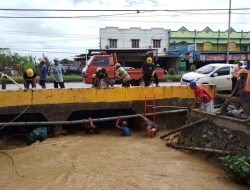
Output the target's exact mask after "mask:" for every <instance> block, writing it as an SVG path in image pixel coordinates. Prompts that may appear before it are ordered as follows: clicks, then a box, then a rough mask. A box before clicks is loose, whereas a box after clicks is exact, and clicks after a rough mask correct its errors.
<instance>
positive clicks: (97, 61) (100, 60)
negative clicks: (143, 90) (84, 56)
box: [82, 52, 164, 86]
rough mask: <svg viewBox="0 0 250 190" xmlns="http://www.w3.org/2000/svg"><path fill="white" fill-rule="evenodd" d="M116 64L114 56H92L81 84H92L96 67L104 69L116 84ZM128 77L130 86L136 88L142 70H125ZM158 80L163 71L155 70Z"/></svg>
mask: <svg viewBox="0 0 250 190" xmlns="http://www.w3.org/2000/svg"><path fill="white" fill-rule="evenodd" d="M116 63H117V58H116V54H115V53H114V54H111V55H106V53H105V52H102V53H100V54H98V55H93V56H91V58H90V59H89V60H88V62H87V64H86V66H85V67H84V68H83V70H82V76H83V77H84V79H83V82H84V83H86V84H92V82H93V80H92V76H93V74H95V72H96V70H97V68H98V67H101V68H104V69H105V70H106V72H107V73H108V77H109V78H115V80H116V82H120V81H119V79H118V78H117V77H115V76H116V73H115V68H114V65H115V64H116ZM126 70H127V72H128V74H129V75H130V79H131V85H133V86H138V85H139V84H141V81H142V80H143V71H142V68H136V69H135V68H130V69H126ZM155 71H156V73H157V75H158V78H159V80H160V81H161V80H162V79H163V76H164V70H163V69H161V68H156V69H155Z"/></svg>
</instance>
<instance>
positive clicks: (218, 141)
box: [179, 118, 250, 165]
mask: <svg viewBox="0 0 250 190" xmlns="http://www.w3.org/2000/svg"><path fill="white" fill-rule="evenodd" d="M225 119H226V118H225ZM189 120H190V122H193V121H195V120H197V118H196V119H195V118H189ZM225 124H226V122H225ZM238 127H240V125H239V126H238ZM243 127H244V128H245V126H243ZM249 139H250V134H248V133H246V132H244V131H242V130H240V129H238V130H232V129H230V128H229V126H225V127H221V126H218V125H216V124H215V123H213V122H211V121H209V120H208V121H206V122H202V123H200V124H198V125H195V126H192V127H189V128H187V129H183V130H181V138H180V141H179V144H180V145H184V146H187V147H199V148H208V149H218V150H222V151H230V152H231V154H232V155H249V154H250V141H249ZM198 154H199V155H202V156H203V157H204V158H206V159H207V160H209V161H211V162H213V163H215V164H217V165H220V164H221V161H220V159H219V158H220V157H221V156H224V155H221V154H214V153H207V152H198Z"/></svg>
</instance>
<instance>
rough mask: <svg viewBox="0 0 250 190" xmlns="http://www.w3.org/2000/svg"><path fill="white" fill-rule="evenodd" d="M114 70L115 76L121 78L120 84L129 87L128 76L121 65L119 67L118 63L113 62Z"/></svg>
mask: <svg viewBox="0 0 250 190" xmlns="http://www.w3.org/2000/svg"><path fill="white" fill-rule="evenodd" d="M115 70H116V74H117V76H118V77H119V78H120V79H121V80H122V86H123V87H130V76H129V74H128V72H127V71H126V70H125V69H124V68H123V67H121V64H120V63H116V64H115Z"/></svg>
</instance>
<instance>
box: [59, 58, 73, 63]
mask: <svg viewBox="0 0 250 190" xmlns="http://www.w3.org/2000/svg"><path fill="white" fill-rule="evenodd" d="M60 63H61V64H74V61H71V60H69V59H62V60H61V61H60Z"/></svg>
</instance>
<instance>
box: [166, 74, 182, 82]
mask: <svg viewBox="0 0 250 190" xmlns="http://www.w3.org/2000/svg"><path fill="white" fill-rule="evenodd" d="M180 80H181V75H170V74H166V75H165V76H164V77H163V81H169V82H170V81H171V82H179V81H180Z"/></svg>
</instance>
